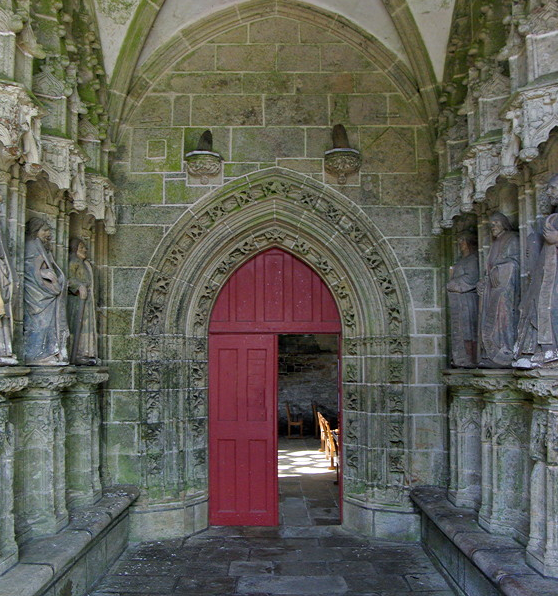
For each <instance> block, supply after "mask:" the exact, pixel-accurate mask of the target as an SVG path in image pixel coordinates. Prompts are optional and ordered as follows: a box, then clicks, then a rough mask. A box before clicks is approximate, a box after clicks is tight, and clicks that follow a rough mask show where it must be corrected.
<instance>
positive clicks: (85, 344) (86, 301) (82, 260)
mask: <svg viewBox="0 0 558 596" xmlns="http://www.w3.org/2000/svg"><path fill="white" fill-rule="evenodd" d="M93 282H94V280H93V268H92V266H91V263H90V262H89V261H88V259H87V247H86V246H85V243H84V242H83V240H82V239H81V238H72V239H71V240H70V260H69V265H68V322H69V326H70V333H71V345H72V351H71V356H70V362H71V363H72V364H87V365H95V364H97V362H98V361H97V320H96V313H95V293H94V283H93Z"/></svg>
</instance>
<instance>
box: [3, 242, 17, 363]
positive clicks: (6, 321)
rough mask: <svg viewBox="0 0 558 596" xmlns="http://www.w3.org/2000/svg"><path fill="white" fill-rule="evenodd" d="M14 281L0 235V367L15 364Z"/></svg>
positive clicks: (14, 276) (11, 267)
mask: <svg viewBox="0 0 558 596" xmlns="http://www.w3.org/2000/svg"><path fill="white" fill-rule="evenodd" d="M15 280H16V275H15V272H14V270H13V266H12V263H11V261H10V257H9V255H8V251H7V250H6V245H5V243H4V238H3V236H2V234H1V233H0V365H2V364H17V358H16V357H15V356H14V354H13V348H12V339H13V327H14V323H13V315H12V307H13V298H14V291H15V287H16V283H15Z"/></svg>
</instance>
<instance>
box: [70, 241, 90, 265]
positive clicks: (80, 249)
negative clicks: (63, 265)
mask: <svg viewBox="0 0 558 596" xmlns="http://www.w3.org/2000/svg"><path fill="white" fill-rule="evenodd" d="M72 257H75V258H78V259H81V260H82V261H84V260H85V259H86V258H87V246H85V242H84V241H83V240H82V239H81V238H77V237H76V238H71V239H70V258H72Z"/></svg>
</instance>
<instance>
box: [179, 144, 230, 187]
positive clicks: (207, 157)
mask: <svg viewBox="0 0 558 596" xmlns="http://www.w3.org/2000/svg"><path fill="white" fill-rule="evenodd" d="M184 159H185V160H186V169H187V171H188V174H190V176H195V177H196V178H200V182H201V183H202V184H209V178H213V177H215V176H217V175H218V174H219V173H220V172H221V162H222V160H223V158H222V157H221V156H220V155H219V154H218V153H215V152H214V151H199V150H196V151H190V152H189V153H186V155H185V156H184Z"/></svg>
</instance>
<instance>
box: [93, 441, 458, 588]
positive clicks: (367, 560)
mask: <svg viewBox="0 0 558 596" xmlns="http://www.w3.org/2000/svg"><path fill="white" fill-rule="evenodd" d="M318 447H319V443H318V442H317V441H315V440H314V439H304V440H295V439H293V440H290V441H287V440H286V439H282V440H280V442H279V486H280V488H279V493H280V506H279V511H280V524H281V525H280V526H279V527H276V528H264V527H212V528H210V529H209V530H207V531H205V532H201V533H200V534H197V535H195V536H191V537H189V538H184V539H178V540H166V541H161V542H150V543H142V544H136V545H132V546H130V547H129V548H128V550H127V551H126V552H125V553H124V555H123V556H122V557H121V558H120V559H119V560H118V561H117V562H116V563H115V565H114V566H113V567H112V569H111V570H110V571H109V573H108V574H107V575H106V576H105V577H104V578H103V579H102V580H101V582H100V584H99V585H98V586H97V589H96V591H94V592H93V593H92V594H91V596H202V595H204V596H233V595H234V596H265V595H270V596H329V595H331V596H333V595H340V594H342V595H344V596H410V595H416V596H454V592H453V591H452V590H451V589H450V588H449V587H448V585H447V584H446V582H445V581H444V579H443V578H442V576H441V575H440V574H439V573H438V572H437V570H436V569H435V567H434V566H433V565H432V563H431V562H430V559H429V558H428V557H427V556H426V554H425V553H424V551H423V550H422V548H421V547H420V546H419V545H416V544H409V543H395V542H387V541H378V540H371V539H368V538H366V537H363V536H360V535H356V534H354V533H350V532H348V531H346V530H343V529H342V527H341V526H340V525H339V508H338V503H339V487H338V485H336V484H334V482H335V472H334V471H330V470H328V465H329V462H328V461H326V460H325V458H324V456H323V454H322V453H319V451H318Z"/></svg>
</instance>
